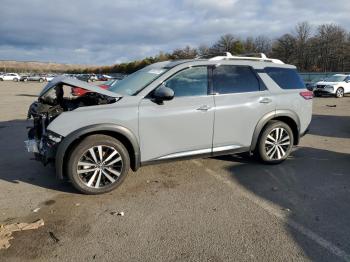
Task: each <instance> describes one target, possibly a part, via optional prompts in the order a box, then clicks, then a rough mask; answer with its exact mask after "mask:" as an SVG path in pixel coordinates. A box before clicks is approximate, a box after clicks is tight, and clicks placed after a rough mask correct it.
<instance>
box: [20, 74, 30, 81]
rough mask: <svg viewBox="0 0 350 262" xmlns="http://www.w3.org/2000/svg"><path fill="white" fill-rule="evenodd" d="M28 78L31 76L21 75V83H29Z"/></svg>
mask: <svg viewBox="0 0 350 262" xmlns="http://www.w3.org/2000/svg"><path fill="white" fill-rule="evenodd" d="M28 77H29V75H21V77H20V79H19V81H21V82H27V81H28Z"/></svg>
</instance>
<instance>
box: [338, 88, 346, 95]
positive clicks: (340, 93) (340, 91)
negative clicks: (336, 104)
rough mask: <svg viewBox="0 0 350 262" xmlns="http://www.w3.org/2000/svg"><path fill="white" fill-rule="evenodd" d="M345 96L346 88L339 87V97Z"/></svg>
mask: <svg viewBox="0 0 350 262" xmlns="http://www.w3.org/2000/svg"><path fill="white" fill-rule="evenodd" d="M343 96H344V90H343V89H342V88H338V89H337V97H343Z"/></svg>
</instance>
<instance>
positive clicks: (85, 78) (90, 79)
mask: <svg viewBox="0 0 350 262" xmlns="http://www.w3.org/2000/svg"><path fill="white" fill-rule="evenodd" d="M75 77H76V78H77V79H79V80H81V81H84V82H88V83H90V82H94V81H97V77H96V75H90V74H81V75H76V76H75Z"/></svg>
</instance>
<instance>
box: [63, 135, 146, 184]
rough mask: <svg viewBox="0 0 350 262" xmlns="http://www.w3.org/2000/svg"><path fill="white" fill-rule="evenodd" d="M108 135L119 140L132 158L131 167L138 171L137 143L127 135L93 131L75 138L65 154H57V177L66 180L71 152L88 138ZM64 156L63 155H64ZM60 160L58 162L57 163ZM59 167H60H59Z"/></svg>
mask: <svg viewBox="0 0 350 262" xmlns="http://www.w3.org/2000/svg"><path fill="white" fill-rule="evenodd" d="M97 134H101V135H107V136H111V137H113V138H115V139H118V140H119V141H120V142H121V143H122V144H123V145H124V146H125V148H126V149H127V150H128V153H129V157H130V166H131V168H132V170H133V171H136V170H137V169H138V168H139V166H140V151H139V147H138V144H137V146H136V145H135V143H137V141H131V139H130V138H129V137H127V136H126V135H124V134H122V133H120V132H116V131H111V130H96V131H91V132H88V133H84V134H83V135H80V136H77V137H75V139H73V140H72V141H71V142H70V143H69V144H68V145H67V146H66V147H65V150H64V152H58V153H57V158H56V170H57V171H58V173H57V175H58V176H59V178H66V177H67V176H66V170H67V166H66V165H67V162H68V161H67V159H68V158H69V156H70V154H71V152H72V151H73V149H74V148H75V147H76V146H77V145H78V144H79V143H80V142H81V141H82V140H83V139H85V138H86V137H88V136H91V135H97ZM62 154H63V155H62ZM57 159H58V161H57ZM57 165H58V166H57Z"/></svg>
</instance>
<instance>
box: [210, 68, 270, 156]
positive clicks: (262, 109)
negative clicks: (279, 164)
mask: <svg viewBox="0 0 350 262" xmlns="http://www.w3.org/2000/svg"><path fill="white" fill-rule="evenodd" d="M212 85H213V92H214V94H215V95H214V101H215V106H216V110H215V123H214V137H213V152H214V153H215V152H220V151H227V150H234V149H238V148H248V147H250V145H251V141H252V137H253V132H254V129H255V126H256V125H257V123H258V121H259V120H260V119H261V118H262V117H263V116H264V115H265V114H267V113H269V112H271V111H272V112H273V111H274V110H275V101H274V100H273V97H272V96H271V94H270V92H269V91H268V90H267V89H266V87H265V85H264V84H263V82H262V81H261V80H260V78H259V77H258V75H257V74H256V72H255V71H254V69H253V68H251V67H249V66H236V65H218V66H215V67H213V71H212Z"/></svg>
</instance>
